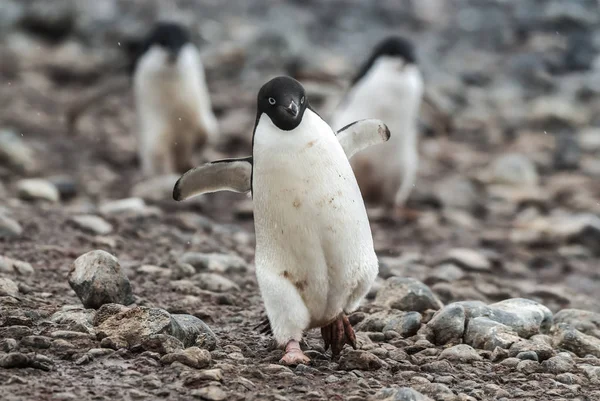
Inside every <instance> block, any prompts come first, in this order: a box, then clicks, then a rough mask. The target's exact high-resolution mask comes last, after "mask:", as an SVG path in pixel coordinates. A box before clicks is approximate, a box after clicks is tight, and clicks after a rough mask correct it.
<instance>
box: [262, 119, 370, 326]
mask: <svg viewBox="0 0 600 401" xmlns="http://www.w3.org/2000/svg"><path fill="white" fill-rule="evenodd" d="M253 168H254V171H253V200H254V216H255V227H256V265H257V276H258V280H259V285H261V291H262V292H263V297H264V298H265V302H268V298H269V297H268V294H267V296H265V292H268V291H269V288H268V285H267V284H264V283H266V281H265V280H262V277H261V276H265V275H269V276H273V275H275V276H278V277H281V278H282V279H285V280H288V281H290V282H291V283H292V284H294V286H295V288H296V289H297V291H298V292H299V294H300V296H301V297H302V299H303V301H304V304H305V305H306V307H307V309H308V312H309V314H310V317H311V326H318V325H319V324H322V323H327V321H328V320H330V319H332V318H335V317H336V315H337V314H339V313H341V312H342V310H344V309H345V308H346V307H347V306H348V303H349V302H350V301H352V300H351V298H352V294H353V293H354V292H355V291H356V289H357V288H358V287H363V286H364V285H365V283H367V284H366V285H370V283H371V282H372V280H373V279H374V277H375V275H376V274H377V258H376V256H375V253H374V250H373V240H372V235H371V230H370V227H369V222H368V218H367V215H366V211H365V206H364V203H363V200H362V197H361V194H360V190H359V188H358V184H357V183H356V179H355V178H354V174H353V172H352V168H351V167H350V164H349V162H348V160H347V158H346V155H345V153H344V151H343V149H342V147H341V145H340V144H339V142H338V140H337V139H336V137H335V135H334V133H333V131H332V130H331V128H330V127H329V126H328V125H327V124H326V123H325V122H324V121H323V120H322V119H321V118H320V117H319V116H317V115H316V114H315V113H313V112H312V111H310V110H307V111H306V113H305V114H304V117H303V120H302V123H301V124H300V125H299V126H298V127H297V128H295V129H293V130H290V131H283V130H280V129H278V128H277V127H275V125H274V124H273V123H272V122H271V120H270V119H269V117H268V116H266V115H264V114H263V115H262V116H261V118H260V120H259V124H258V126H257V129H256V133H255V138H254V167H253ZM261 281H262V282H263V283H261ZM281 301H282V300H280V302H281ZM283 302H285V301H284V300H283Z"/></svg>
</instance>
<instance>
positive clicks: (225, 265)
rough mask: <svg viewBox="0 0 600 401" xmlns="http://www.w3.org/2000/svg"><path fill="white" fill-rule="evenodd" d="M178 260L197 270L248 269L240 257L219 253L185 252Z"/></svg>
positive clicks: (228, 270) (244, 270)
mask: <svg viewBox="0 0 600 401" xmlns="http://www.w3.org/2000/svg"><path fill="white" fill-rule="evenodd" d="M179 262H180V263H187V264H190V265H192V266H194V268H195V269H196V271H198V272H201V271H209V272H213V273H244V272H246V271H247V270H248V264H247V263H246V261H245V260H244V259H242V258H241V257H239V256H237V255H228V254H221V253H200V252H187V253H184V254H183V255H182V256H181V258H180V259H179Z"/></svg>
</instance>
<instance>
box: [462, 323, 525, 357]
mask: <svg viewBox="0 0 600 401" xmlns="http://www.w3.org/2000/svg"><path fill="white" fill-rule="evenodd" d="M464 341H465V343H466V344H469V345H471V346H472V347H475V348H479V349H485V350H488V351H493V350H494V349H495V348H496V347H500V348H505V349H506V348H510V346H511V345H513V344H514V343H515V342H517V341H519V336H518V335H517V334H516V333H515V332H514V331H513V330H512V329H511V328H510V327H508V326H506V325H503V324H502V323H498V322H495V321H493V320H490V319H488V318H487V317H476V318H473V319H471V320H469V323H468V324H467V330H466V331H465V337H464Z"/></svg>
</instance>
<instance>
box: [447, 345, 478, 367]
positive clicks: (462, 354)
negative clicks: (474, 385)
mask: <svg viewBox="0 0 600 401" xmlns="http://www.w3.org/2000/svg"><path fill="white" fill-rule="evenodd" d="M439 358H440V359H447V360H449V361H452V362H463V363H470V362H473V361H480V360H481V359H482V358H481V356H480V355H479V354H478V353H477V351H475V350H474V349H473V347H471V346H469V345H467V344H459V345H455V346H453V347H450V348H447V349H445V350H443V351H442V353H441V354H440V356H439Z"/></svg>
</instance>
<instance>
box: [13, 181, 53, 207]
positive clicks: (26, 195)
mask: <svg viewBox="0 0 600 401" xmlns="http://www.w3.org/2000/svg"><path fill="white" fill-rule="evenodd" d="M16 187H17V195H18V196H19V198H21V199H23V200H27V201H37V200H42V201H48V202H53V203H56V202H58V201H59V200H60V193H59V192H58V189H57V188H56V187H55V186H54V184H52V183H51V182H49V181H46V180H43V179H40V178H27V179H23V180H20V181H18V182H17V184H16Z"/></svg>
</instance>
